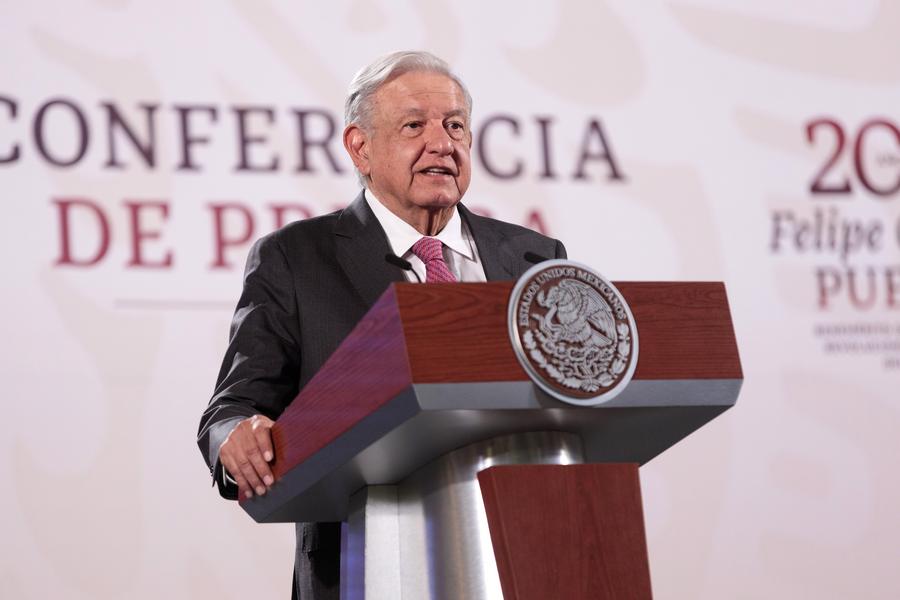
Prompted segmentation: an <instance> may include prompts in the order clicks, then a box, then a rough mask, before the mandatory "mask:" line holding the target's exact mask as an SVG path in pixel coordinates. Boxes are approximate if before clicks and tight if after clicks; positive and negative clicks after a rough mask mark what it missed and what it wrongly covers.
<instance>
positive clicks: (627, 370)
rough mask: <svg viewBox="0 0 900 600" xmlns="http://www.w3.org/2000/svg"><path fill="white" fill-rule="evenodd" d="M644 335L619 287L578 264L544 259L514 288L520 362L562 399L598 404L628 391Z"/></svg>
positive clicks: (512, 327)
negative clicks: (638, 347) (625, 389)
mask: <svg viewBox="0 0 900 600" xmlns="http://www.w3.org/2000/svg"><path fill="white" fill-rule="evenodd" d="M636 334H637V330H636V328H635V325H634V318H633V316H632V315H631V311H630V310H629V309H628V306H627V304H626V303H625V300H624V298H623V297H622V295H621V294H620V293H619V292H618V290H616V288H615V287H614V286H613V285H612V283H611V282H609V281H607V280H606V279H605V278H603V277H602V276H601V275H599V274H598V273H596V272H594V271H592V270H590V269H588V268H587V267H584V266H582V265H578V264H577V263H573V262H571V261H561V260H555V261H546V262H543V263H540V264H538V265H536V266H535V267H533V268H532V269H530V270H529V271H528V272H527V273H526V274H525V275H523V276H522V278H521V279H520V280H519V282H518V284H517V285H516V288H515V289H514V290H513V295H512V298H511V302H510V335H511V336H512V338H513V347H514V348H515V349H516V353H517V356H518V358H519V361H520V363H522V365H523V367H525V370H526V371H527V372H528V373H529V374H530V375H532V378H533V379H534V380H535V382H536V383H538V384H539V385H540V386H541V387H542V388H544V389H545V390H546V391H548V392H550V393H551V394H552V395H554V396H556V397H557V398H560V399H562V400H566V401H570V402H574V403H576V404H598V403H600V402H603V401H606V400H608V399H610V398H612V396H614V395H616V394H617V393H618V392H619V391H621V389H622V388H623V387H624V385H625V384H627V382H628V380H630V378H631V374H632V373H633V372H634V367H635V365H636V363H637V361H636V351H637V335H636Z"/></svg>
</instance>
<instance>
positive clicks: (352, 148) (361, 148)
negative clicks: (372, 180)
mask: <svg viewBox="0 0 900 600" xmlns="http://www.w3.org/2000/svg"><path fill="white" fill-rule="evenodd" d="M344 148H345V149H346V150H347V154H349V155H350V160H352V161H353V165H354V166H355V167H356V169H357V170H358V171H359V172H360V173H362V174H363V176H366V177H368V175H369V150H370V148H369V136H368V135H367V134H366V132H365V131H363V130H362V129H361V128H360V127H359V126H358V125H355V124H353V123H351V124H350V125H347V127H346V128H345V129H344Z"/></svg>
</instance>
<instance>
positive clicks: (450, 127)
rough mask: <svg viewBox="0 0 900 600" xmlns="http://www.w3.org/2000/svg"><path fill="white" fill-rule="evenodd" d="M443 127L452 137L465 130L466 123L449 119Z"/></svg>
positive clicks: (461, 133) (457, 136)
mask: <svg viewBox="0 0 900 600" xmlns="http://www.w3.org/2000/svg"><path fill="white" fill-rule="evenodd" d="M445 127H446V128H447V131H449V132H450V135H451V136H453V137H454V138H459V137H461V136H462V135H463V134H464V133H465V131H466V124H465V123H463V122H462V121H449V122H448V123H447V124H446V125H445Z"/></svg>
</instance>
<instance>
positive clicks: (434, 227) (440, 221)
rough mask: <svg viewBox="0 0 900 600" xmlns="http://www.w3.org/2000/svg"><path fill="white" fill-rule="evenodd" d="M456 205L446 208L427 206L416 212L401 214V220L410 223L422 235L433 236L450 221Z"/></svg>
mask: <svg viewBox="0 0 900 600" xmlns="http://www.w3.org/2000/svg"><path fill="white" fill-rule="evenodd" d="M454 210H456V206H450V207H447V208H433V209H432V208H429V209H425V210H421V211H417V212H416V214H412V215H406V216H403V217H402V218H403V220H404V221H406V222H407V223H409V224H410V225H412V226H413V227H414V228H415V230H416V231H418V232H419V233H421V234H422V235H430V236H435V235H437V234H438V233H440V232H441V230H442V229H444V227H445V226H446V225H447V223H449V222H450V217H452V216H453V211H454Z"/></svg>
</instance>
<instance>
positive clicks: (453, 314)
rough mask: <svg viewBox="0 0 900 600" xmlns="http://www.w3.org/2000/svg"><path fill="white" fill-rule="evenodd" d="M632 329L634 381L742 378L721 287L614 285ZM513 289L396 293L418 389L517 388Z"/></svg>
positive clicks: (504, 285) (503, 285)
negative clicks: (502, 384) (500, 384)
mask: <svg viewBox="0 0 900 600" xmlns="http://www.w3.org/2000/svg"><path fill="white" fill-rule="evenodd" d="M616 286H617V287H618V288H619V290H620V291H621V292H622V294H623V295H624V296H625V299H626V300H627V301H628V304H629V305H630V306H631V310H632V312H633V313H634V318H635V322H636V323H637V328H638V336H639V343H640V356H639V359H638V364H637V368H636V371H635V375H634V377H635V379H720V378H721V379H741V378H743V374H742V372H741V365H740V359H739V356H738V351H737V343H736V341H735V338H734V332H733V330H732V324H731V313H730V311H729V308H728V300H727V297H726V295H725V286H724V285H723V284H722V283H719V282H699V283H697V282H684V283H682V282H677V283H669V282H662V283H655V282H616ZM512 287H513V283H512V282H492V283H484V284H472V283H468V284H466V283H460V284H440V285H431V286H419V285H414V284H407V285H402V284H401V285H400V286H398V293H397V297H398V300H399V302H400V312H401V314H402V318H403V327H404V331H405V334H406V339H407V343H408V347H409V350H410V366H411V369H412V374H413V380H414V381H416V382H417V383H441V382H461V381H523V380H526V379H527V375H526V374H525V372H524V371H523V370H522V368H521V366H519V363H518V361H517V360H516V358H515V355H514V354H513V351H512V347H511V346H510V344H509V334H508V333H507V302H508V299H509V295H510V293H511V292H512Z"/></svg>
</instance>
